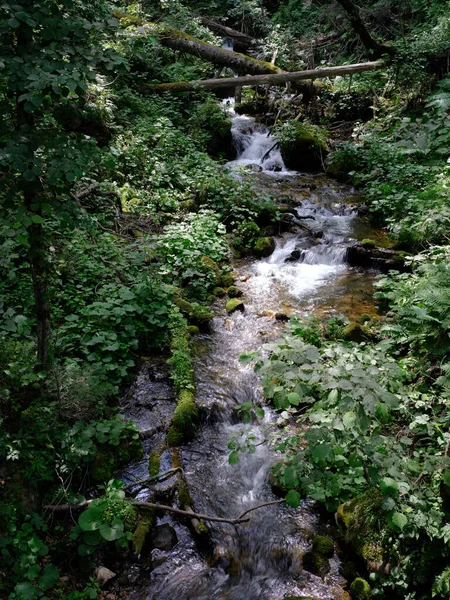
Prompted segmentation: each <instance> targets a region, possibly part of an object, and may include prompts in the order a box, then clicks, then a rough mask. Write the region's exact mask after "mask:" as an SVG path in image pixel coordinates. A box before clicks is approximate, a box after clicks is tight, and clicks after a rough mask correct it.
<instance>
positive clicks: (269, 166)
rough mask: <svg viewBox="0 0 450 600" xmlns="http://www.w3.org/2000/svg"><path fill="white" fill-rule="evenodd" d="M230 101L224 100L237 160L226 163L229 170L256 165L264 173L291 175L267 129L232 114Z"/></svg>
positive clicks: (247, 118)
mask: <svg viewBox="0 0 450 600" xmlns="http://www.w3.org/2000/svg"><path fill="white" fill-rule="evenodd" d="M233 103H234V101H233V100H232V99H227V100H226V106H227V107H228V109H229V112H230V115H231V122H232V124H231V133H232V135H233V144H234V147H235V148H236V152H237V158H236V160H234V161H231V162H229V163H228V166H229V167H230V168H231V169H234V170H236V169H239V168H242V167H246V166H249V165H257V167H260V169H261V170H262V171H264V172H265V173H269V174H273V173H281V174H283V175H289V174H291V172H290V171H287V170H286V167H285V165H284V162H283V159H282V157H281V152H280V149H279V147H278V144H277V141H276V139H275V138H274V137H273V136H272V135H271V134H270V131H269V129H268V128H267V127H266V126H265V125H263V124H261V123H257V122H256V121H255V119H253V118H252V117H247V116H241V115H238V114H236V113H235V112H234V110H233V107H232V106H233Z"/></svg>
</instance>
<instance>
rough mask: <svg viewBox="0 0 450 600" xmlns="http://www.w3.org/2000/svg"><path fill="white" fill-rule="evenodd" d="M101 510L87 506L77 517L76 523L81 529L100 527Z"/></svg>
mask: <svg viewBox="0 0 450 600" xmlns="http://www.w3.org/2000/svg"><path fill="white" fill-rule="evenodd" d="M102 516H103V510H101V509H99V508H88V509H87V510H85V511H84V512H83V513H81V515H80V516H79V517H78V525H79V526H80V527H81V529H82V530H83V531H94V530H95V529H98V528H99V527H100V523H101V520H102Z"/></svg>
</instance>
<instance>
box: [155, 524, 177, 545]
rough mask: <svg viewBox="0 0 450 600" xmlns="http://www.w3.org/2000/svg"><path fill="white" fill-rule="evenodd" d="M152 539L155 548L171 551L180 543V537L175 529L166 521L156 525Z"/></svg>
mask: <svg viewBox="0 0 450 600" xmlns="http://www.w3.org/2000/svg"><path fill="white" fill-rule="evenodd" d="M150 541H151V543H152V545H153V547H154V548H158V549H159V550H165V551H169V550H172V548H173V547H174V546H175V545H176V544H178V537H177V534H176V532H175V529H174V528H173V527H171V526H170V525H169V524H168V523H164V524H163V525H158V527H155V529H154V530H153V531H152V533H151V536H150Z"/></svg>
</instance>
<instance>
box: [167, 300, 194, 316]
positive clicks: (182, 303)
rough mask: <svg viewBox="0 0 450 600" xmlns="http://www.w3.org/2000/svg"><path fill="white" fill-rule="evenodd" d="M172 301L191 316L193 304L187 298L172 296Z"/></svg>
mask: <svg viewBox="0 0 450 600" xmlns="http://www.w3.org/2000/svg"><path fill="white" fill-rule="evenodd" d="M172 302H173V303H174V304H175V306H178V308H179V309H180V311H181V313H182V314H183V315H185V316H189V315H191V314H192V311H193V306H192V304H191V303H190V302H188V301H187V300H184V299H183V298H180V297H179V296H175V297H174V298H172Z"/></svg>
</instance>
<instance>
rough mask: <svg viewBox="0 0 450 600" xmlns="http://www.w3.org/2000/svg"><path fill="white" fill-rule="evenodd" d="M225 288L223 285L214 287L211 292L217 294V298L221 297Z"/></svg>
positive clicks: (224, 293)
mask: <svg viewBox="0 0 450 600" xmlns="http://www.w3.org/2000/svg"><path fill="white" fill-rule="evenodd" d="M226 293H227V292H226V290H224V288H223V287H215V288H214V289H213V294H214V296H217V297H218V298H223V297H224V296H225V295H226Z"/></svg>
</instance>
